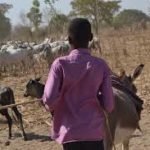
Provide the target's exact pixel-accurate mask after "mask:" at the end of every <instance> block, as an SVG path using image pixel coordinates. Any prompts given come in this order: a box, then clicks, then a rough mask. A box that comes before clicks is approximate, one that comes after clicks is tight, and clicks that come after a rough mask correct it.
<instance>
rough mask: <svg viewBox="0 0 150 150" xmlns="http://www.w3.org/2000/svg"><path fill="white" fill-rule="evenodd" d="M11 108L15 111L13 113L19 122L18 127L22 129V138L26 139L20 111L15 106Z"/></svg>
mask: <svg viewBox="0 0 150 150" xmlns="http://www.w3.org/2000/svg"><path fill="white" fill-rule="evenodd" d="M12 109H13V111H14V112H15V115H16V116H17V119H18V121H19V124H20V128H21V130H22V134H23V137H24V140H25V141H26V140H27V136H26V133H25V131H24V127H23V121H22V115H21V113H20V112H19V111H18V109H17V107H13V108H12Z"/></svg>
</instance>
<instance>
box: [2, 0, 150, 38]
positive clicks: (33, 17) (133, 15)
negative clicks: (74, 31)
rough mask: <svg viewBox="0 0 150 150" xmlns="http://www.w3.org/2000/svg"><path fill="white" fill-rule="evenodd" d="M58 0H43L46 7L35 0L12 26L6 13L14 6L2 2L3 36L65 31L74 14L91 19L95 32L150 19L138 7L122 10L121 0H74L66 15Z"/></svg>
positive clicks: (57, 33)
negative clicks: (18, 22) (56, 5)
mask: <svg viewBox="0 0 150 150" xmlns="http://www.w3.org/2000/svg"><path fill="white" fill-rule="evenodd" d="M57 1H58V0H44V3H45V8H44V11H41V10H40V1H39V0H33V2H32V7H31V8H30V10H28V12H27V13H24V12H22V13H21V14H20V22H21V23H20V24H18V25H16V26H15V27H14V28H12V25H11V20H10V19H9V18H8V17H6V13H7V12H8V11H9V9H11V8H12V7H13V6H12V5H9V4H7V3H0V40H4V39H7V38H13V39H14V37H16V38H18V39H23V40H27V39H28V40H33V39H40V38H44V37H46V36H48V35H53V34H54V35H55V36H56V37H60V35H65V33H66V27H67V25H68V22H69V20H71V19H72V18H74V17H77V16H78V17H86V18H88V19H89V20H90V22H91V24H92V27H93V30H94V32H95V34H97V35H98V34H99V32H100V29H102V28H106V27H113V28H114V29H119V28H122V27H124V26H132V25H133V24H136V23H137V24H138V23H143V24H144V22H146V21H149V16H148V15H147V14H145V13H144V12H142V11H140V10H136V9H126V10H122V11H120V8H121V5H120V2H121V1H120V0H114V1H113V0H112V1H106V0H72V1H71V2H70V4H71V7H72V9H71V11H70V12H69V13H68V14H67V15H66V14H63V13H61V12H59V11H58V10H57V9H56V8H55V3H56V2H57Z"/></svg>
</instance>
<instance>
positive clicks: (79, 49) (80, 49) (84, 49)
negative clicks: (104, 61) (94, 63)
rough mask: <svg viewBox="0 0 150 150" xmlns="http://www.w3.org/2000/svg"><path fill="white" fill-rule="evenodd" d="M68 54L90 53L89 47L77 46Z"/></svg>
mask: <svg viewBox="0 0 150 150" xmlns="http://www.w3.org/2000/svg"><path fill="white" fill-rule="evenodd" d="M70 54H88V55H90V49H88V48H78V49H73V50H71V52H70Z"/></svg>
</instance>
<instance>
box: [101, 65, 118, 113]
mask: <svg viewBox="0 0 150 150" xmlns="http://www.w3.org/2000/svg"><path fill="white" fill-rule="evenodd" d="M100 92H101V95H100V100H102V105H103V107H104V109H105V110H106V111H107V112H108V113H111V112H112V111H113V109H114V103H115V102H114V96H113V91H112V84H111V79H110V69H109V67H108V66H107V64H105V66H104V75H103V82H102V85H101V87H100Z"/></svg>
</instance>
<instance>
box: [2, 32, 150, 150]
mask: <svg viewBox="0 0 150 150" xmlns="http://www.w3.org/2000/svg"><path fill="white" fill-rule="evenodd" d="M142 35H144V34H142ZM147 35H148V34H147ZM145 36H146V35H145ZM145 36H144V37H145ZM140 37H141V35H140ZM144 37H142V39H149V41H144V40H143V41H144V42H143V41H142V40H140V39H141V38H139V39H137V36H135V37H132V36H129V37H126V39H127V38H128V40H127V41H126V50H127V51H126V52H127V55H128V56H125V54H124V55H123V54H122V53H120V52H117V53H115V55H116V54H117V55H119V60H120V62H121V67H123V68H125V69H126V70H127V72H128V73H130V72H131V70H133V69H134V68H135V67H136V66H137V65H138V64H139V63H144V64H145V67H144V70H143V72H142V74H141V76H140V77H139V78H138V79H137V81H136V82H135V84H136V86H137V89H138V95H139V96H140V97H141V98H142V99H143V100H144V110H143V111H142V116H141V121H140V126H141V129H142V131H143V132H142V133H140V132H139V131H136V132H135V133H134V135H133V138H132V139H131V141H130V150H150V100H149V97H150V68H149V65H150V38H147V37H145V38H144ZM102 40H103V42H104V43H103V44H104V45H110V44H111V43H107V44H106V40H105V39H102ZM137 40H138V43H136V41H137ZM107 41H109V42H110V41H111V40H107ZM116 41H117V39H116ZM113 42H114V43H115V41H113ZM140 42H141V43H140ZM142 42H143V43H144V44H143V45H144V47H143V46H142ZM114 43H113V44H114ZM115 44H116V43H115ZM119 44H120V43H119ZM146 44H147V45H146ZM133 45H136V46H137V47H138V48H137V47H134V46H133ZM117 46H118V49H119V48H120V47H119V45H117V44H116V46H115V47H117ZM110 47H111V45H110ZM115 47H114V49H115ZM107 48H108V49H109V47H105V49H107ZM111 48H112V47H111ZM123 48H124V47H123ZM123 48H122V49H123ZM120 49H121V48H120ZM109 52H110V51H106V54H105V58H106V59H107V60H108V63H109V64H110V66H111V67H112V68H113V69H114V68H115V67H114V66H115V64H116V63H115V62H114V60H116V58H115V57H114V58H112V59H109V56H108V53H109ZM112 53H114V51H112ZM110 55H111V54H110ZM119 60H118V61H119ZM111 61H112V62H113V63H111ZM119 67H120V66H119ZM115 69H116V70H115V71H117V69H118V68H117V67H116V68H115ZM46 76H47V74H46V73H45V74H44V76H42V82H44V81H45V79H46ZM33 77H34V75H33V74H28V75H24V76H22V77H17V76H16V77H12V76H8V77H3V78H0V85H6V86H10V87H11V88H12V89H13V90H14V92H15V98H16V101H17V102H23V101H26V100H30V99H31V98H24V97H23V93H24V90H25V85H26V83H27V81H28V80H29V79H30V78H33ZM18 108H19V110H20V111H21V112H22V114H23V118H24V126H25V131H26V133H27V137H28V141H23V139H22V137H21V134H20V133H21V132H20V130H19V129H18V128H17V126H15V125H14V126H13V138H12V140H9V142H8V139H7V136H8V128H7V124H6V120H5V118H4V117H3V116H0V150H34V149H36V150H61V149H62V147H61V145H58V144H57V143H55V142H54V141H51V140H50V138H49V134H50V127H48V125H47V124H46V123H45V121H49V122H50V120H51V119H50V118H51V116H50V115H49V114H48V113H47V112H46V111H45V109H44V108H43V107H41V106H40V105H39V104H38V103H34V104H28V105H25V106H18ZM120 149H121V146H120V145H119V146H117V150H120Z"/></svg>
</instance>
